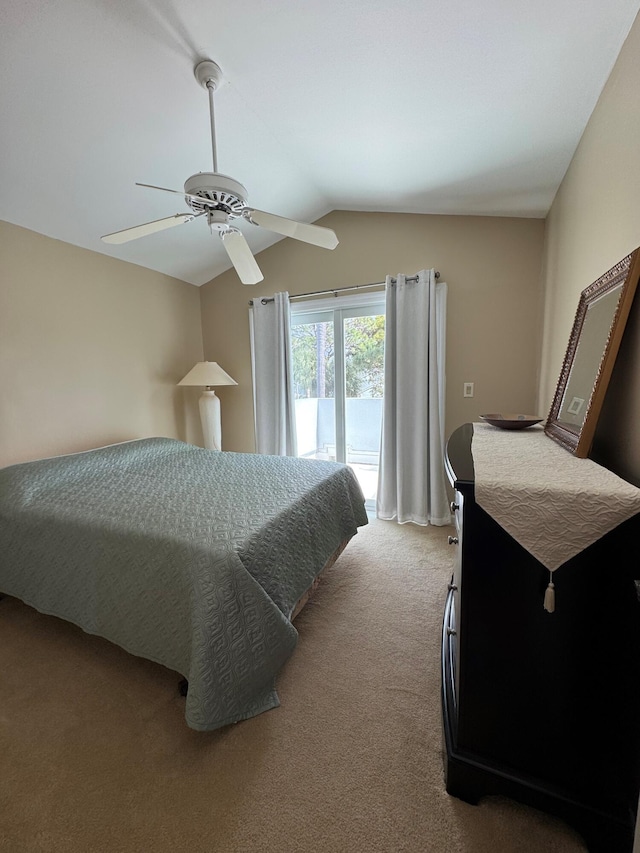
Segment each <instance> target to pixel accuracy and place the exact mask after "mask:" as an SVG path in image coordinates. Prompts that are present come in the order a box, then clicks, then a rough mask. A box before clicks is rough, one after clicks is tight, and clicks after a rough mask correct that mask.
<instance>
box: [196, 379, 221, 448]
mask: <svg viewBox="0 0 640 853" xmlns="http://www.w3.org/2000/svg"><path fill="white" fill-rule="evenodd" d="M198 405H199V407H200V420H201V421H202V435H203V437H204V446H205V447H206V448H207V450H222V426H221V423H220V398H219V397H216V392H215V391H213V390H206V391H203V392H202V394H201V395H200V400H199V401H198Z"/></svg>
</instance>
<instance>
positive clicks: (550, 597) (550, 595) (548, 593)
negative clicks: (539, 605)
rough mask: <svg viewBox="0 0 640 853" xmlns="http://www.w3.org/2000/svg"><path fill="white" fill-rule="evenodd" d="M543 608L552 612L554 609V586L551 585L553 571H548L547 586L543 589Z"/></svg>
mask: <svg viewBox="0 0 640 853" xmlns="http://www.w3.org/2000/svg"><path fill="white" fill-rule="evenodd" d="M544 609H545V610H546V611H547V613H553V611H554V610H555V609H556V588H555V586H554V585H553V572H549V586H548V587H547V588H546V589H545V591H544Z"/></svg>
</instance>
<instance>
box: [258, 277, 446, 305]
mask: <svg viewBox="0 0 640 853" xmlns="http://www.w3.org/2000/svg"><path fill="white" fill-rule="evenodd" d="M435 275H436V278H440V273H439V272H438V271H437V270H436V274H435ZM417 280H418V276H417V275H408V276H407V277H406V278H405V281H417ZM391 281H392V282H393V284H395V283H396V281H397V278H396V277H395V276H391ZM385 284H386V282H384V281H374V282H371V284H354V285H352V286H351V287H336V288H334V289H333V290H312V291H311V292H310V293H297V294H294V295H293V296H290V297H289V299H290V300H291V299H304V297H305V296H327V294H329V293H333V295H334V296H337V295H338V294H339V293H343V292H344V291H345V290H360V288H362V287H384V285H385ZM260 302H261V303H262V304H263V305H266V304H267V303H268V302H273V296H263V297H262V299H261V300H260ZM249 305H253V299H250V300H249Z"/></svg>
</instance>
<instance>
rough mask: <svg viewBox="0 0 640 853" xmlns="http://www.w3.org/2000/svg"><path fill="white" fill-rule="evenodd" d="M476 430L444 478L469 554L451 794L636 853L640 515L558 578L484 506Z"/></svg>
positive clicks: (461, 593) (450, 621)
mask: <svg viewBox="0 0 640 853" xmlns="http://www.w3.org/2000/svg"><path fill="white" fill-rule="evenodd" d="M472 436H473V426H472V425H471V424H466V425H465V426H463V427H460V428H459V429H457V430H456V431H455V432H454V433H453V434H452V436H451V438H450V440H449V442H448V445H447V454H446V461H445V466H446V470H447V475H448V477H449V480H450V482H451V485H452V486H453V489H454V501H453V504H452V510H453V512H454V515H455V523H456V532H455V535H454V536H452V537H450V541H451V544H452V547H455V550H456V559H455V570H454V573H453V576H452V579H451V583H450V585H449V592H448V595H447V599H446V605H445V611H444V623H443V632H442V709H443V728H444V763H445V778H446V788H447V791H448V792H449V793H450V794H452V795H453V796H456V797H459V798H461V799H463V800H466V801H467V802H470V803H477V802H478V800H479V799H480V798H481V797H483V796H485V795H490V794H499V795H503V796H507V797H512V798H513V799H516V800H519V801H521V802H524V803H527V804H529V805H531V806H534V807H535V808H538V809H541V810H543V811H546V812H549V813H551V814H554V815H557V816H559V817H561V818H563V819H564V820H566V821H567V823H569V824H570V825H572V826H573V827H574V828H575V829H576V830H577V831H578V832H579V833H580V834H581V835H582V837H583V838H584V840H585V842H586V844H587V846H588V849H589V850H590V851H592V853H631V850H632V846H633V834H634V826H635V818H636V810H637V806H638V793H639V790H640V604H639V601H638V595H637V590H636V585H635V583H634V578H637V577H638V576H639V574H640V573H639V571H638V569H639V562H640V560H639V556H638V548H639V544H640V516H635V517H634V518H631V519H629V520H628V521H626V522H624V523H623V524H621V525H619V526H618V527H617V528H616V529H615V530H613V531H611V532H610V533H608V534H607V535H606V536H604V537H602V538H601V539H599V540H598V541H597V542H595V543H594V544H593V545H591V546H589V547H588V548H586V549H585V550H584V551H582V552H581V553H580V554H578V555H577V556H576V557H574V558H573V559H571V560H569V561H568V562H567V563H565V564H564V565H563V566H561V567H560V568H559V569H558V570H557V572H556V574H555V575H554V580H555V585H556V609H555V612H554V613H547V612H546V611H545V610H544V608H543V599H544V592H545V588H546V586H547V583H548V580H549V572H548V570H547V569H546V568H545V567H544V566H543V565H542V564H541V563H540V562H538V561H537V560H536V559H535V558H534V557H533V556H532V555H531V554H530V553H529V552H528V551H526V550H525V549H524V548H523V547H522V546H521V545H519V544H518V543H517V542H516V540H515V539H513V538H512V537H511V536H510V535H509V534H508V533H506V531H505V530H503V528H502V527H500V525H499V524H498V523H497V522H496V521H495V520H494V519H493V518H491V516H489V515H488V514H487V513H486V512H485V511H484V510H483V509H482V508H481V507H480V506H478V505H477V504H476V503H475V500H474V467H473V458H472V454H471V439H472Z"/></svg>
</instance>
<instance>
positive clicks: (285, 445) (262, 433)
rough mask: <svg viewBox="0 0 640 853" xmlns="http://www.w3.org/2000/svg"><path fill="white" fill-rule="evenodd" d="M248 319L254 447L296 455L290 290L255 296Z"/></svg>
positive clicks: (267, 452) (263, 451)
mask: <svg viewBox="0 0 640 853" xmlns="http://www.w3.org/2000/svg"><path fill="white" fill-rule="evenodd" d="M250 322H251V363H252V366H253V403H254V413H255V427H256V451H257V452H258V453H266V454H268V455H270V456H296V455H297V448H296V418H295V404H294V399H293V379H292V360H291V313H290V308H289V294H288V293H287V292H286V291H285V292H283V293H276V294H275V296H274V297H273V299H268V300H267V299H256V300H254V303H253V309H252V311H251V314H250Z"/></svg>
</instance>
